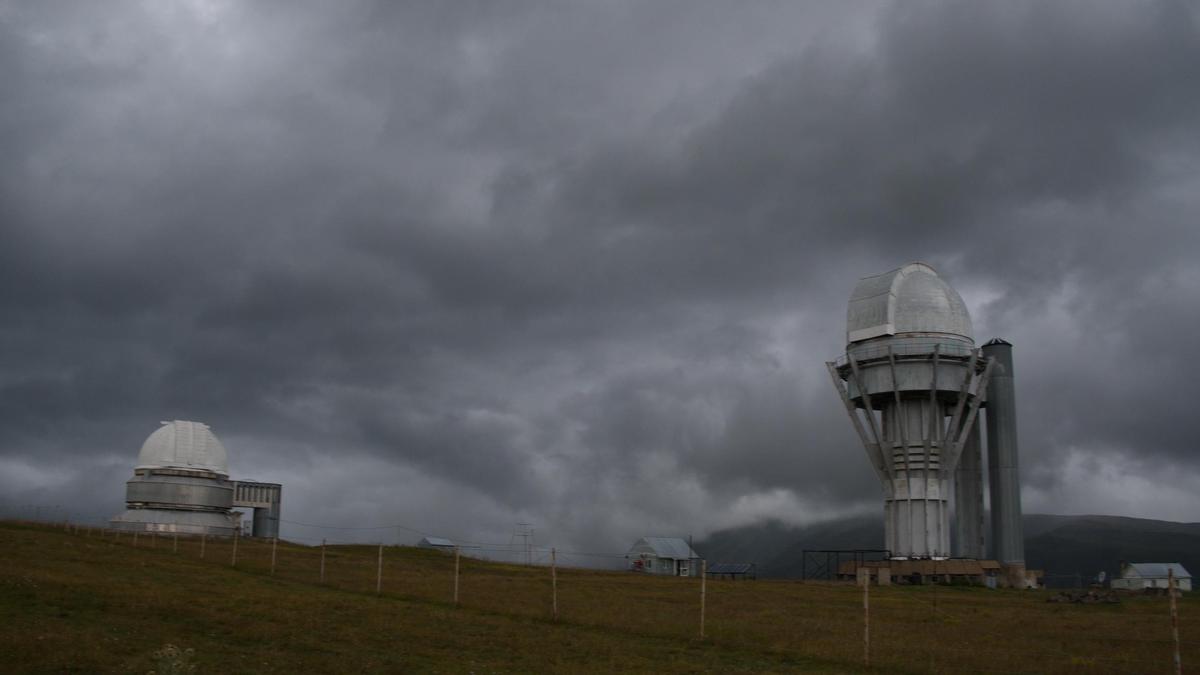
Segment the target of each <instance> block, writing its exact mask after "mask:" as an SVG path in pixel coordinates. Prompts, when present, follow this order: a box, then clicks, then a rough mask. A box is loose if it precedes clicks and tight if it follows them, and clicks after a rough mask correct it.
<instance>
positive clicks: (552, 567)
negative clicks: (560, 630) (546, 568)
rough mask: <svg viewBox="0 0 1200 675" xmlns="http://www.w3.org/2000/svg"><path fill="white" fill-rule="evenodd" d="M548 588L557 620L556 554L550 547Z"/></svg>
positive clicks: (556, 619)
mask: <svg viewBox="0 0 1200 675" xmlns="http://www.w3.org/2000/svg"><path fill="white" fill-rule="evenodd" d="M550 589H551V596H550V597H551V608H552V610H553V616H554V620H555V621H558V554H557V552H556V551H555V550H554V549H550Z"/></svg>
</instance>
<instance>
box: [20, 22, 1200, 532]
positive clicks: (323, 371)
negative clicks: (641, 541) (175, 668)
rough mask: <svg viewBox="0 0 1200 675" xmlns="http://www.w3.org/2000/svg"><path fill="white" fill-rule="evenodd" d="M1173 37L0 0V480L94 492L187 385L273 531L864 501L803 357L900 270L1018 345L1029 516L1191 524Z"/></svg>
mask: <svg viewBox="0 0 1200 675" xmlns="http://www.w3.org/2000/svg"><path fill="white" fill-rule="evenodd" d="M1198 29H1200V12H1198V11H1197V9H1196V6H1195V5H1191V4H1189V3H1182V2H1181V3H1173V2H1119V3H1118V2H1112V3H1105V2H1095V1H1093V0H1087V1H1086V2H1052V3H1045V2H1040V3H1029V4H1026V3H1023V2H1003V3H980V2H948V3H947V2H932V3H925V2H907V1H906V2H897V3H866V2H862V3H851V2H826V3H819V2H806V3H801V2H791V1H787V2H778V3H775V2H767V1H764V2H753V3H730V2H724V1H719V2H711V3H704V2H697V1H696V0H680V1H679V2H670V1H666V0H664V1H656V2H618V1H610V0H605V1H604V2H590V3H589V2H566V3H563V2H534V3H525V2H478V3H472V2H425V3H402V2H384V1H381V2H378V3H367V2H325V1H323V0H313V1H312V2H308V3H303V2H290V1H289V2H256V3H233V2H219V1H203V0H195V1H192V2H177V3H167V2H141V3H133V2H130V3H118V2H103V3H98V2H90V1H83V2H78V3H67V2H20V3H16V2H14V3H8V2H0V94H2V95H0V500H2V502H3V505H4V506H6V507H8V508H20V507H21V506H22V505H27V504H37V505H43V506H50V505H56V504H57V505H62V507H63V509H64V510H71V511H74V512H77V513H79V514H84V515H87V516H89V517H94V518H107V517H110V516H112V515H114V514H116V513H118V512H120V511H121V510H122V502H123V498H124V488H125V486H124V482H125V480H127V479H128V478H129V477H130V475H131V470H132V467H133V463H134V460H135V459H136V456H137V451H138V449H139V447H140V445H141V443H142V441H143V440H144V439H145V437H146V436H147V435H148V434H150V433H151V432H152V431H154V430H155V429H156V428H157V427H158V425H159V420H169V419H190V420H199V421H203V422H206V423H208V424H209V425H210V426H211V427H212V428H213V430H214V431H215V432H216V433H217V435H218V436H219V437H220V438H221V439H222V440H223V441H224V443H225V445H226V447H227V448H228V449H229V454H230V463H231V470H232V474H233V477H235V478H253V479H259V480H267V481H277V482H281V483H283V484H284V518H285V519H288V520H294V521H298V522H307V523H320V524H334V525H344V526H351V525H357V526H362V525H375V524H391V523H400V524H405V525H407V526H410V527H412V528H415V529H418V530H420V531H423V532H429V533H433V534H439V535H444V536H450V537H458V538H463V539H471V540H475V541H486V542H494V541H501V542H507V541H508V540H509V539H510V537H511V534H512V532H513V529H514V525H515V523H517V522H528V523H532V524H533V526H534V528H535V532H536V534H535V538H536V540H537V542H538V543H546V544H556V545H558V546H561V547H564V548H575V549H583V550H603V551H617V552H620V551H623V550H624V549H625V548H627V546H628V545H629V543H631V542H632V540H633V539H634V538H636V537H638V536H642V535H649V534H659V535H682V536H686V535H688V534H691V535H694V536H696V537H697V538H700V537H702V536H704V535H705V534H706V533H709V532H711V531H713V530H715V529H720V528H725V527H732V526H738V525H743V524H749V523H754V522H757V521H759V520H761V519H765V518H778V519H781V520H784V521H786V522H790V523H807V522H812V521H816V520H821V519H827V518H832V517H838V516H842V515H847V514H872V513H880V512H881V503H882V502H881V493H880V488H879V486H878V484H877V481H876V479H875V476H874V474H873V472H872V470H871V468H870V466H869V465H868V463H867V460H866V456H865V453H864V452H863V450H862V448H861V447H860V446H859V444H858V441H857V439H856V437H855V436H854V433H853V431H852V429H851V426H850V424H849V421H848V420H847V418H846V415H845V412H844V410H843V409H842V408H841V404H840V402H839V400H838V398H837V396H836V394H835V392H834V390H833V387H832V385H831V383H830V382H829V379H828V375H827V374H826V372H825V370H824V365H823V362H824V361H825V360H827V359H830V358H833V357H835V356H837V354H838V353H839V352H840V351H842V350H843V348H844V346H845V345H844V340H845V333H844V331H845V305H846V302H847V300H848V298H849V295H850V292H851V290H852V288H853V286H854V284H855V282H856V280H857V279H858V278H859V277H862V276H866V275H870V274H876V273H879V272H883V271H886V270H889V269H892V268H895V267H898V266H900V265H902V264H904V263H906V262H909V261H913V260H922V261H925V262H928V263H930V264H932V265H933V266H934V267H936V268H937V269H938V270H939V271H940V272H941V274H942V275H943V276H944V277H946V278H947V279H948V280H949V281H950V283H951V284H952V285H953V286H954V287H955V288H956V289H957V290H958V291H959V292H960V293H961V294H962V296H963V298H964V299H965V301H966V302H967V305H968V307H969V309H970V311H971V313H972V316H973V319H974V322H975V329H976V339H977V340H978V341H979V342H980V343H982V342H984V341H986V340H987V339H989V338H991V337H995V336H1002V337H1004V338H1006V339H1008V340H1010V341H1011V342H1013V343H1014V345H1015V348H1014V349H1015V352H1014V354H1015V359H1016V364H1015V370H1016V384H1017V396H1018V406H1019V424H1020V448H1021V462H1022V468H1021V470H1022V476H1023V479H1024V486H1023V491H1022V493H1023V499H1024V506H1025V511H1026V512H1027V513H1037V512H1041V513H1104V514H1118V515H1131V516H1143V517H1151V518H1163V519H1171V520H1184V521H1197V520H1200V505H1198V502H1197V499H1196V497H1195V492H1196V489H1197V486H1198V485H1200V452H1198V450H1200V448H1198V447H1197V444H1196V434H1195V423H1194V422H1193V421H1192V420H1191V414H1194V409H1195V406H1196V404H1195V402H1194V400H1193V399H1194V394H1195V390H1194V387H1195V384H1196V383H1197V382H1200V365H1198V364H1200V360H1198V359H1197V358H1196V355H1195V353H1194V351H1195V347H1196V345H1197V336H1198V335H1200V262H1198V256H1200V223H1198V222H1197V220H1198V218H1200V216H1198V214H1200V32H1198ZM283 532H284V535H285V536H288V535H291V536H294V537H317V538H319V537H321V536H331V537H332V536H334V535H332V534H323V533H321V532H317V531H314V530H311V529H307V528H302V527H300V526H298V525H293V524H290V523H287V524H285V526H284V528H283ZM352 534H353V533H352V532H348V533H347V534H346V536H347V537H349V536H351V535H352ZM354 536H368V535H365V534H362V535H354ZM370 536H378V535H377V534H371V535H370ZM392 536H393V537H394V538H399V539H400V540H405V538H406V537H408V538H411V537H412V536H413V535H411V533H399V532H398V533H397V534H395V535H392Z"/></svg>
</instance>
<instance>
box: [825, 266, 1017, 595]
mask: <svg viewBox="0 0 1200 675" xmlns="http://www.w3.org/2000/svg"><path fill="white" fill-rule="evenodd" d="M846 342H847V345H846V353H845V355H843V356H842V357H840V358H838V360H836V361H832V362H829V363H828V364H827V366H828V368H829V372H830V375H831V377H832V379H833V382H834V385H835V386H836V388H837V391H838V394H839V395H840V397H841V399H842V402H843V403H844V404H845V406H846V410H847V412H848V413H849V415H850V420H851V423H852V424H853V426H854V429H855V431H856V432H857V434H858V436H859V438H860V439H861V441H862V443H863V447H864V448H865V449H866V452H867V457H868V459H869V460H870V463H871V466H872V467H873V468H874V470H875V472H876V474H877V476H878V477H879V480H880V482H881V484H882V486H883V498H884V530H885V537H886V541H885V548H886V549H887V550H888V551H889V552H890V555H891V558H892V559H896V560H905V559H909V560H911V559H918V560H942V559H946V558H951V557H955V558H972V559H983V558H985V557H987V556H988V554H989V553H990V556H991V557H992V558H993V559H995V560H997V561H999V562H1000V564H1001V565H1002V567H1003V568H1004V570H1005V577H1006V579H1007V580H1008V583H1010V584H1012V585H1021V584H1023V583H1024V567H1025V560H1024V558H1025V553H1024V538H1023V534H1022V529H1021V501H1020V500H1021V496H1020V484H1019V481H1018V475H1017V438H1016V410H1015V397H1014V390H1013V370H1012V345H1011V344H1009V343H1007V342H1004V341H1003V340H992V341H991V342H989V343H987V344H986V345H985V346H984V347H983V348H982V349H979V348H977V347H976V345H975V340H974V336H973V334H972V326H971V316H970V313H969V312H968V311H967V307H966V305H965V304H964V303H963V301H962V298H961V297H960V296H959V295H958V293H957V292H955V290H954V289H953V288H951V287H950V285H949V284H947V283H946V282H945V280H943V279H942V278H941V277H939V276H938V274H937V272H936V271H935V270H934V269H933V268H932V267H930V266H929V265H926V264H924V263H911V264H908V265H905V266H904V267H901V268H899V269H895V270H892V271H890V272H887V273H884V274H880V275H876V276H872V277H866V278H864V279H862V280H860V281H859V282H858V285H857V286H856V287H855V289H854V292H853V293H852V294H851V297H850V304H849V308H848V310H847V321H846ZM981 415H982V416H983V418H984V424H982V425H981V423H980V416H981ZM981 426H983V427H986V431H987V437H986V440H987V449H988V469H989V470H988V479H989V491H990V494H991V516H992V517H991V521H992V522H991V537H990V542H991V550H990V551H988V550H986V549H985V546H984V543H985V538H984V534H985V532H984V523H983V514H984V496H983V447H982V446H983V443H982V442H981V435H982V433H981V431H982V429H981ZM952 495H953V499H954V511H955V514H954V515H955V517H954V519H953V528H952V520H951V508H950V504H951V496H952Z"/></svg>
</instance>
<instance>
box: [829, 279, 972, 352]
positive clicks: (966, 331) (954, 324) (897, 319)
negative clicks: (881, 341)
mask: <svg viewBox="0 0 1200 675" xmlns="http://www.w3.org/2000/svg"><path fill="white" fill-rule="evenodd" d="M904 334H936V335H942V336H958V337H961V338H964V339H966V340H968V341H972V340H973V337H972V336H973V331H972V329H971V315H970V313H969V312H967V306H966V304H965V303H964V302H963V300H962V298H961V297H960V296H959V295H958V292H957V291H955V290H954V289H953V288H951V287H950V284H947V283H946V282H945V281H944V280H942V278H941V277H939V276H938V274H937V272H936V271H935V270H934V269H933V268H932V267H930V266H929V265H926V264H925V263H919V262H914V263H909V264H907V265H905V266H904V267H900V268H898V269H894V270H892V271H890V272H885V273H883V274H877V275H875V276H872V277H866V278H864V279H862V280H860V281H859V282H858V285H857V286H855V287H854V292H853V293H852V294H851V296H850V305H849V307H848V308H847V311H846V342H848V343H851V342H860V341H862V340H870V339H872V338H878V337H883V336H887V335H904Z"/></svg>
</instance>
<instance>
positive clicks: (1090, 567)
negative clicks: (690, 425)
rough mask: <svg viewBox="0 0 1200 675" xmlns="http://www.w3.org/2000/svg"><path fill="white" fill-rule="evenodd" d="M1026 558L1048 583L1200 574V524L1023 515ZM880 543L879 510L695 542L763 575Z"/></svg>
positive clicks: (716, 557)
mask: <svg viewBox="0 0 1200 675" xmlns="http://www.w3.org/2000/svg"><path fill="white" fill-rule="evenodd" d="M1024 524H1025V558H1026V563H1027V566H1028V567H1029V568H1030V569H1041V570H1045V571H1046V574H1047V577H1048V579H1047V581H1048V582H1049V583H1051V585H1058V586H1061V585H1069V584H1071V583H1073V582H1074V579H1075V577H1076V575H1079V577H1080V578H1081V579H1082V580H1083V581H1084V582H1086V581H1087V580H1088V579H1090V578H1092V577H1094V576H1095V575H1096V574H1097V573H1098V572H1100V571H1101V570H1104V571H1105V572H1106V573H1108V575H1109V576H1112V575H1113V574H1115V573H1116V572H1117V570H1118V566H1119V565H1120V561H1122V560H1128V561H1133V562H1179V563H1182V564H1183V566H1184V567H1186V568H1188V570H1189V571H1191V572H1193V573H1197V574H1200V523H1173V522H1167V521H1162V520H1146V519H1142V518H1125V517H1121V516H1055V515H1043V514H1034V515H1027V516H1025V518H1024ZM882 544H883V521H882V519H881V518H879V517H873V516H872V517H866V516H863V517H856V518H846V519H842V520H836V521H828V522H824V523H818V524H814V525H808V526H804V527H793V526H790V525H785V524H783V523H781V522H779V521H768V522H765V523H761V524H757V525H751V526H747V527H740V528H734V529H729V530H722V531H720V532H714V533H713V534H712V535H711V536H709V537H708V538H707V539H705V540H704V541H700V542H697V543H696V549H697V550H698V551H699V552H700V553H701V554H703V555H704V556H705V557H706V558H707V559H708V560H709V561H710V562H714V563H715V562H752V563H757V565H758V573H759V575H761V576H764V577H784V578H796V577H800V576H802V574H801V566H802V564H803V551H804V550H805V549H808V550H815V549H855V548H858V549H871V548H880V547H881V546H882Z"/></svg>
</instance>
